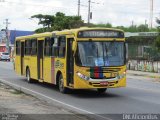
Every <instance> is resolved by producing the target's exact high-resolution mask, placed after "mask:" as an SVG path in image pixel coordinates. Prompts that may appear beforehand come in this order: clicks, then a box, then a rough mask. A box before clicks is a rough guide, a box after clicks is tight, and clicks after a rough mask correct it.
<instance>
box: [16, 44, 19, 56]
mask: <svg viewBox="0 0 160 120" xmlns="http://www.w3.org/2000/svg"><path fill="white" fill-rule="evenodd" d="M16 55H20V41H16Z"/></svg>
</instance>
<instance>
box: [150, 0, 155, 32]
mask: <svg viewBox="0 0 160 120" xmlns="http://www.w3.org/2000/svg"><path fill="white" fill-rule="evenodd" d="M153 7H154V6H153V0H150V29H152V26H153Z"/></svg>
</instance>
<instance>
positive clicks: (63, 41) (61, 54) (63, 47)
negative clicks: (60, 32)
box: [58, 36, 66, 57]
mask: <svg viewBox="0 0 160 120" xmlns="http://www.w3.org/2000/svg"><path fill="white" fill-rule="evenodd" d="M58 47H59V53H58V57H65V53H66V37H65V36H60V37H59V39H58Z"/></svg>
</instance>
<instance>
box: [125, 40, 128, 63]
mask: <svg viewBox="0 0 160 120" xmlns="http://www.w3.org/2000/svg"><path fill="white" fill-rule="evenodd" d="M125 56H126V58H125V59H126V63H127V62H128V43H125Z"/></svg>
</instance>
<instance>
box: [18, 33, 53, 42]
mask: <svg viewBox="0 0 160 120" xmlns="http://www.w3.org/2000/svg"><path fill="white" fill-rule="evenodd" d="M48 36H52V33H51V32H45V33H38V34H33V35H27V36H20V37H16V40H22V39H29V38H39V37H48Z"/></svg>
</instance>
